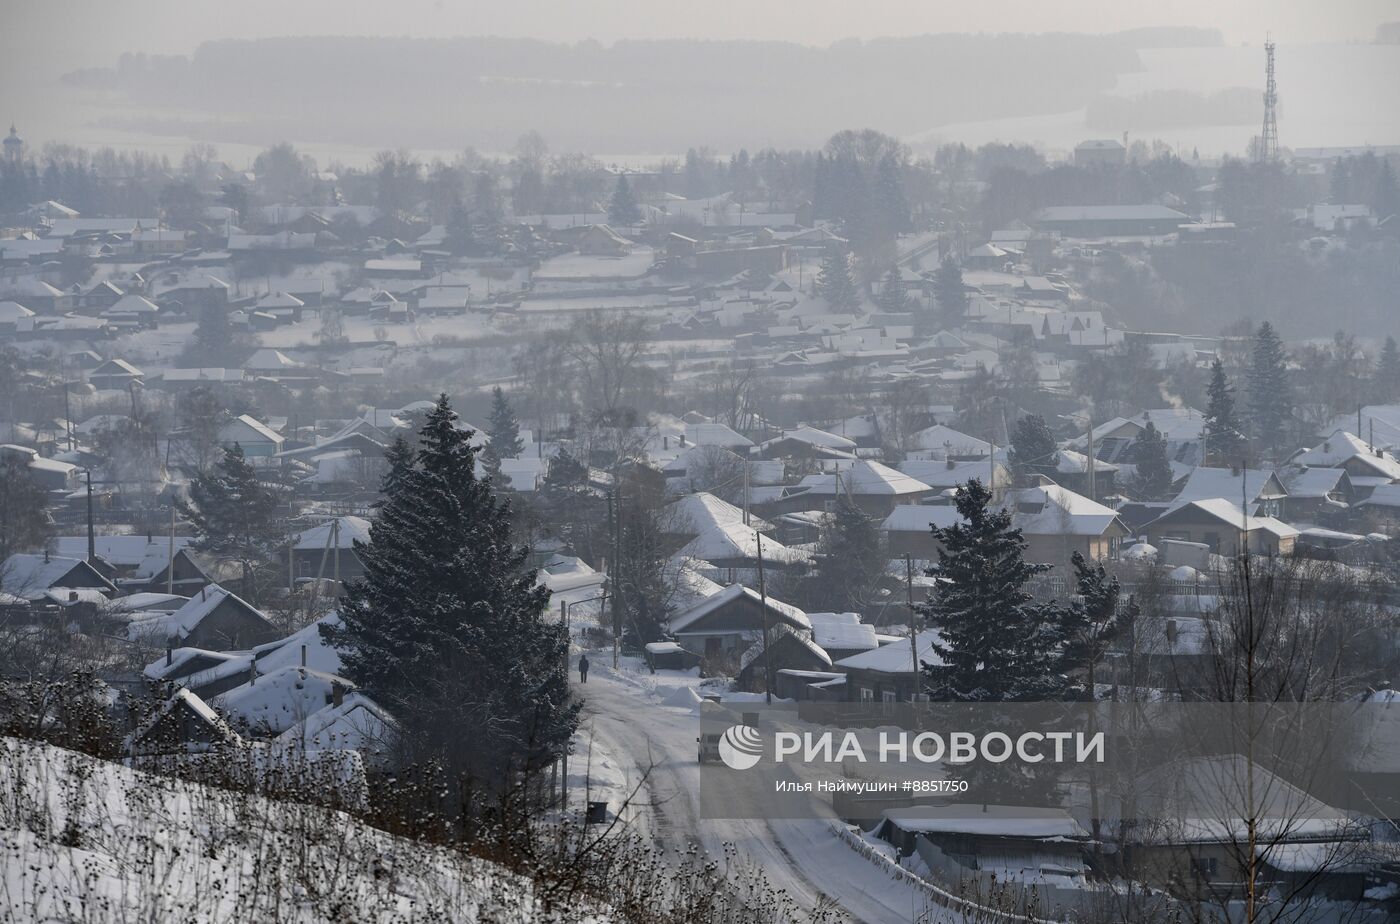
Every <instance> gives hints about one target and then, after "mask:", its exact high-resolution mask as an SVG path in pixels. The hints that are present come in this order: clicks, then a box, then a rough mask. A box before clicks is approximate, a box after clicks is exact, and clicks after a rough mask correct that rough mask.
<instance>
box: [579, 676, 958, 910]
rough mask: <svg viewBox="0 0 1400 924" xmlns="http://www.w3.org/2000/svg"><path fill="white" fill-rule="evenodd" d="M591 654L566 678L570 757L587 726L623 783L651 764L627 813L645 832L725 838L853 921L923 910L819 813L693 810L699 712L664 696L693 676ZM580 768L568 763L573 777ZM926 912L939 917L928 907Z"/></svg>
mask: <svg viewBox="0 0 1400 924" xmlns="http://www.w3.org/2000/svg"><path fill="white" fill-rule="evenodd" d="M590 660H591V661H592V662H593V667H592V669H591V670H590V672H589V678H588V683H587V685H580V684H578V683H577V682H575V685H574V691H575V693H577V694H578V695H580V696H581V697H582V698H583V699H584V703H585V705H584V714H583V720H582V726H581V728H580V730H579V741H580V745H579V750H580V753H579V755H578V756H577V757H576V758H575V760H580V759H586V756H587V749H588V738H589V735H590V734H591V735H592V736H593V749H594V756H593V759H594V761H598V760H599V754H607V755H610V757H611V759H612V760H614V761H615V762H616V764H617V765H618V768H619V769H621V770H622V772H623V773H624V774H625V775H626V776H627V778H628V779H627V782H628V784H629V788H630V786H635V785H636V784H637V782H638V781H639V780H641V779H642V777H643V775H644V774H645V773H646V771H647V768H648V767H650V768H651V773H650V777H649V778H648V779H647V781H646V786H645V788H644V791H643V792H642V793H639V797H638V799H639V801H641V802H643V803H645V805H642V806H638V807H637V811H636V813H635V815H634V817H635V818H636V823H637V824H639V825H640V826H642V830H643V831H644V832H650V833H652V834H654V836H655V837H656V839H657V840H658V841H659V842H660V843H662V844H664V845H665V846H666V847H667V848H668V849H671V850H679V849H685V848H686V847H688V846H697V847H700V848H702V849H704V850H705V851H706V852H707V853H708V854H710V855H711V856H714V857H721V856H722V855H723V849H724V845H725V844H732V845H734V848H735V849H736V850H737V852H738V855H739V856H740V857H741V858H742V859H744V860H746V861H748V862H751V863H753V864H756V865H757V866H759V867H761V868H762V870H763V872H764V874H765V875H766V876H767V878H768V880H769V882H770V884H771V885H772V886H773V887H774V888H775V889H782V890H786V891H787V892H788V893H790V894H793V895H797V896H800V897H801V900H802V902H803V904H804V905H805V906H807V907H809V908H810V907H815V906H816V904H817V902H818V901H819V899H820V897H821V896H823V895H825V896H829V897H830V898H831V899H832V900H834V901H835V902H836V903H837V904H838V905H839V906H840V907H841V908H842V909H844V910H845V911H846V912H847V913H848V914H849V915H850V916H851V918H852V919H853V920H857V921H864V922H869V924H883V922H910V921H922V920H928V919H929V918H926V917H924V915H925V914H926V913H927V912H928V910H929V905H928V903H927V900H926V898H925V896H924V895H923V894H922V893H921V892H920V891H918V890H917V889H915V888H913V887H911V886H910V885H908V884H907V883H903V882H898V881H895V880H894V879H891V878H890V877H889V876H888V874H887V873H885V872H884V871H883V870H881V869H879V868H878V867H877V866H875V865H874V864H872V863H871V862H869V861H868V860H866V859H864V858H862V857H860V856H859V855H857V854H856V853H855V852H854V851H853V850H851V849H850V848H849V847H847V846H846V845H845V844H843V843H842V842H841V841H840V840H839V839H837V838H836V837H835V836H834V835H833V834H832V833H831V830H830V827H829V825H828V823H827V822H825V821H822V820H818V819H811V820H775V821H763V820H750V819H716V820H710V819H703V818H701V817H700V813H699V791H700V765H699V763H698V762H697V760H696V746H695V737H696V735H697V734H698V729H699V717H698V713H697V712H696V710H695V707H694V706H693V705H680V706H674V705H668V704H667V703H668V702H681V703H684V701H685V699H686V698H687V695H688V694H687V692H686V691H684V690H683V689H682V688H683V687H685V686H693V685H694V684H695V683H696V682H697V680H696V678H694V677H693V676H691V675H689V674H683V673H680V672H676V671H661V672H659V673H658V674H656V675H652V674H649V673H647V672H646V668H645V667H644V666H642V665H640V664H638V663H637V662H636V661H635V660H633V661H631V662H630V663H629V661H628V660H624V662H623V664H622V666H621V669H620V670H619V671H618V672H614V671H613V670H612V669H611V666H610V665H611V659H610V657H609V656H608V655H607V653H605V652H601V651H600V652H597V653H596V654H595V655H594V657H591V658H590ZM574 678H575V681H576V680H577V672H575V673H574ZM691 698H692V699H693V697H691ZM581 771H582V768H581V767H571V776H572V775H574V774H578V773H580V772H581ZM613 808H616V806H615V805H614V806H613ZM935 911H936V912H941V913H942V914H943V915H946V914H947V913H948V912H947V911H946V910H945V909H935ZM933 919H937V920H946V918H943V917H937V916H936V915H935V916H934V918H933Z"/></svg>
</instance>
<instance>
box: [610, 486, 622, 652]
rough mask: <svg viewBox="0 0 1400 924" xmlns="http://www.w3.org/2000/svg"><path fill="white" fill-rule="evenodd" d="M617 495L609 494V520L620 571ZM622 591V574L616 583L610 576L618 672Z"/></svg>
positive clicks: (615, 565) (615, 560)
mask: <svg viewBox="0 0 1400 924" xmlns="http://www.w3.org/2000/svg"><path fill="white" fill-rule="evenodd" d="M616 494H617V491H616V490H615V489H614V490H612V491H609V492H608V520H609V521H610V522H611V523H612V547H613V568H614V569H619V564H620V562H621V557H620V547H621V545H622V534H621V530H620V529H619V525H620V524H619V523H618V516H617V504H616V503H615V498H616ZM621 589H622V588H621V574H619V575H618V580H616V581H614V580H613V578H612V576H611V575H609V577H608V590H609V591H610V592H611V593H610V597H611V601H612V617H613V659H612V661H613V670H617V665H618V657H619V655H620V653H621V652H620V651H619V648H620V646H621V644H622V612H621V611H620V610H619V609H618V608H617V602H618V600H619V598H620V596H621V595H620V593H619V591H620V590H621Z"/></svg>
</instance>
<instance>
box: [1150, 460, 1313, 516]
mask: <svg viewBox="0 0 1400 924" xmlns="http://www.w3.org/2000/svg"><path fill="white" fill-rule="evenodd" d="M1273 475H1274V473H1273V471H1271V470H1268V469H1230V468H1213V467H1208V466H1205V465H1199V466H1197V467H1196V468H1194V469H1192V470H1191V474H1190V475H1189V476H1188V477H1187V479H1186V484H1184V485H1182V486H1181V491H1180V493H1178V494H1177V496H1176V497H1175V498H1174V499H1173V500H1172V503H1171V506H1170V507H1168V508H1167V510H1168V512H1170V511H1172V510H1175V509H1176V508H1178V507H1183V506H1185V505H1186V504H1189V503H1191V502H1192V501H1198V500H1210V499H1212V498H1223V499H1225V500H1227V501H1229V502H1230V503H1231V504H1240V503H1243V502H1245V501H1248V503H1249V504H1250V506H1251V508H1252V507H1253V506H1254V504H1255V503H1256V502H1258V501H1260V500H1272V499H1278V498H1281V497H1286V496H1287V494H1288V492H1287V491H1280V490H1279V486H1277V485H1275V484H1273V482H1272V479H1273Z"/></svg>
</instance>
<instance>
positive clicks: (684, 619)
mask: <svg viewBox="0 0 1400 924" xmlns="http://www.w3.org/2000/svg"><path fill="white" fill-rule="evenodd" d="M743 597H748V598H749V599H750V600H752V601H753V602H754V603H755V604H758V605H759V606H762V605H763V597H762V596H761V595H760V594H759V593H758V591H756V590H752V589H750V588H748V587H745V586H744V585H743V584H730V585H729V586H728V587H726V588H724V590H721V591H720V592H719V593H717V594H711V595H710V596H708V597H706V598H705V599H703V600H701V601H699V602H697V603H696V604H695V605H693V606H691V607H690V609H687V610H682V611H681V612H679V613H677V614H676V615H674V616H672V617H671V623H670V627H669V628H670V630H671V634H673V635H675V634H677V633H680V632H684V631H686V629H688V628H690V627H691V626H693V625H695V623H697V622H699V621H700V620H701V619H703V618H704V617H706V616H708V615H710V614H711V613H713V612H714V611H715V610H717V609H719V608H720V607H722V606H726V605H728V604H730V603H733V602H734V601H736V600H739V599H740V598H743ZM768 611H769V612H770V613H774V614H776V615H777V616H778V617H779V619H781V620H783V621H784V622H787V623H790V624H792V625H794V626H796V627H797V628H799V629H806V630H808V631H811V628H812V623H811V622H810V621H809V620H808V619H807V614H806V613H804V612H802V611H801V610H799V609H798V608H797V607H795V606H791V605H789V604H787V603H783V602H782V601H781V600H776V599H774V598H773V597H769V598H768Z"/></svg>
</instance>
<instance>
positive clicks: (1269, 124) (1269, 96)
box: [1259, 38, 1278, 163]
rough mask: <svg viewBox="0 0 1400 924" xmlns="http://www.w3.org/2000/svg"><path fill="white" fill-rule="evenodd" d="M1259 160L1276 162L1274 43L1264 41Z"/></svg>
mask: <svg viewBox="0 0 1400 924" xmlns="http://www.w3.org/2000/svg"><path fill="white" fill-rule="evenodd" d="M1259 159H1260V160H1261V161H1264V162H1265V163H1269V162H1271V161H1275V160H1278V84H1276V83H1275V82H1274V42H1273V39H1271V38H1270V39H1265V41H1264V132H1263V134H1262V135H1261V136H1260V138H1259Z"/></svg>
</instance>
